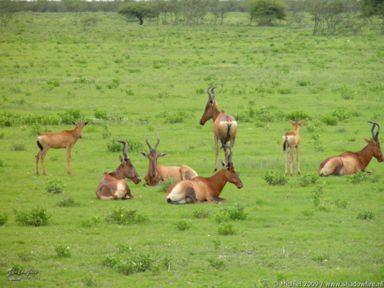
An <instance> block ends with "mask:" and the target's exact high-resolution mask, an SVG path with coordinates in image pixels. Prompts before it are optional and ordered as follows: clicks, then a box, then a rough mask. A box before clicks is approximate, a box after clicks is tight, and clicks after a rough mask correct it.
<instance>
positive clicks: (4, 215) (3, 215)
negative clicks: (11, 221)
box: [0, 213, 8, 226]
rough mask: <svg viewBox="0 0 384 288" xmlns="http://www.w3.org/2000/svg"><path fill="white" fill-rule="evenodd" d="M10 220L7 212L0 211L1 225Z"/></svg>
mask: <svg viewBox="0 0 384 288" xmlns="http://www.w3.org/2000/svg"><path fill="white" fill-rule="evenodd" d="M7 221H8V215H7V214H6V213H0V226H3V225H4V224H5V223H7Z"/></svg>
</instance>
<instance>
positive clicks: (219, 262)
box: [208, 258, 225, 269]
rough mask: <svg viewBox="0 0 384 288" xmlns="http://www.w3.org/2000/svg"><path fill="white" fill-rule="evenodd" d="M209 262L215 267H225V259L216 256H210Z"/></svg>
mask: <svg viewBox="0 0 384 288" xmlns="http://www.w3.org/2000/svg"><path fill="white" fill-rule="evenodd" d="M208 262H209V264H210V266H211V267H212V268H213V269H222V268H224V267H225V264H224V261H223V260H221V259H216V258H209V259H208Z"/></svg>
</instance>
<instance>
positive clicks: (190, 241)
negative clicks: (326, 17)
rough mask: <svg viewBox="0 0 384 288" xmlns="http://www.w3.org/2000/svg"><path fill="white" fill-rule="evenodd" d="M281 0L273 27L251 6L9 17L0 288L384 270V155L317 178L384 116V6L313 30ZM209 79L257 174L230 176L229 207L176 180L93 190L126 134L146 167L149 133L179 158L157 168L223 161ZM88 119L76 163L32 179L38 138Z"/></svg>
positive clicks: (0, 119) (60, 158) (244, 160)
mask: <svg viewBox="0 0 384 288" xmlns="http://www.w3.org/2000/svg"><path fill="white" fill-rule="evenodd" d="M38 2H39V3H38V4H41V3H40V2H41V1H38ZM62 2H63V3H69V2H67V1H62ZM170 2H172V1H170ZM293 2H296V1H293ZM79 3H81V4H82V5H85V4H84V3H82V1H79ZM285 3H286V4H285V5H286V9H287V11H286V17H285V18H284V19H274V20H273V21H272V25H268V26H265V25H263V26H260V25H257V24H256V22H255V23H254V24H251V25H250V14H249V13H248V12H247V11H245V12H244V11H243V12H241V11H237V12H228V13H226V14H224V15H225V16H224V17H223V18H222V19H223V21H221V20H220V17H216V16H215V14H214V13H213V12H212V11H208V12H207V13H206V14H204V15H203V17H202V18H198V19H200V20H199V21H192V20H191V21H190V22H189V23H187V22H185V21H181V20H180V21H179V22H178V23H177V24H178V25H175V23H174V21H175V19H176V18H175V17H176V14H172V13H171V12H169V14H164V12H162V13H161V14H160V16H159V19H160V20H161V19H167V20H166V21H165V22H163V21H159V22H157V20H156V19H155V18H154V19H151V20H150V21H146V20H145V18H144V21H143V25H139V23H138V21H137V19H134V21H132V22H131V21H128V22H127V21H126V17H125V16H123V15H121V14H119V13H116V11H117V9H118V7H115V9H111V11H112V10H113V12H102V11H98V12H89V11H88V12H81V13H80V12H65V13H64V12H60V11H56V12H55V13H54V11H50V12H45V13H41V12H33V11H30V10H29V11H26V10H27V9H23V11H20V10H18V11H15V12H14V13H11V14H9V13H8V14H7V13H5V14H2V15H6V17H8V16H9V17H8V18H3V19H5V20H4V21H3V22H2V25H1V26H0V35H1V37H0V62H1V66H0V75H1V77H0V81H1V85H0V146H1V149H0V182H1V185H0V197H1V201H0V230H1V233H0V247H1V248H0V256H1V257H0V286H1V287H54V286H59V287H273V283H275V282H276V281H277V283H278V284H279V285H280V284H281V282H283V281H297V282H298V281H312V282H314V283H316V281H318V282H317V283H318V286H320V285H321V283H323V284H324V285H326V283H328V282H339V283H345V282H354V281H358V282H365V281H370V282H375V283H380V282H381V283H382V281H384V278H383V275H384V249H383V247H384V232H383V229H382V227H383V224H384V220H383V219H384V210H383V209H382V203H383V200H384V166H383V164H382V163H378V162H377V161H376V160H375V159H373V160H372V161H371V163H370V164H369V166H368V171H371V172H373V174H372V175H367V174H366V173H358V174H356V175H353V176H345V177H326V178H320V177H318V175H317V169H318V167H319V165H320V163H321V162H322V161H323V160H324V159H325V158H326V157H329V156H333V155H337V154H339V153H341V152H344V151H346V150H351V151H358V150H360V149H362V148H363V147H364V146H365V142H364V140H363V139H362V138H363V137H365V138H369V137H370V136H371V132H370V128H371V125H370V124H369V123H368V121H375V122H378V123H381V124H382V125H384V112H383V105H384V97H383V96H384V85H383V83H384V76H383V75H384V74H383V71H384V51H383V49H382V47H383V45H384V38H383V35H382V34H381V27H382V26H381V25H382V19H381V18H380V15H378V14H377V13H371V14H375V16H373V17H372V18H369V19H368V20H367V19H365V18H361V17H360V15H361V11H360V10H359V9H358V10H354V9H351V10H349V12H348V13H347V12H345V13H344V12H343V13H341V14H338V16H340V17H341V18H340V19H341V20H340V21H339V22H338V23H337V24H336V29H331V30H332V31H331V30H330V31H328V28H327V26H325V28H321V29H320V28H319V30H318V31H320V32H318V33H315V34H314V31H313V30H314V23H315V21H314V18H313V17H314V16H313V14H312V13H311V12H310V11H308V10H305V9H302V8H298V7H296V6H295V5H296V4H297V3H293V4H295V5H293V4H292V3H291V4H292V5H291V4H290V3H289V2H285ZM34 4H35V5H37V4H36V3H34ZM46 4H47V5H52V4H51V3H50V2H46ZM20 5H21V4H20ZM28 5H29V4H28ZM31 5H32V4H31ZM60 5H62V4H60ZM87 5H88V4H87ZM100 5H102V4H100ZM105 5H107V4H105ZM108 5H112V4H108ZM228 5H229V4H228ZM3 11H4V10H3ZM374 11H377V10H374ZM7 12H9V11H8V10H7ZM371 14H370V15H371ZM178 15H179V16H180V17H179V16H177V17H179V18H177V19H184V18H183V17H184V16H182V14H178ZM217 15H220V14H217ZM4 17H5V16H4ZM216 19H217V20H216ZM167 23H168V24H167ZM214 23H216V24H214ZM221 23H222V24H221ZM160 24H161V25H160ZM170 24H172V25H170ZM186 24H199V25H186ZM319 27H320V26H319ZM210 85H215V86H216V87H217V88H216V90H215V93H216V100H217V101H218V103H219V105H218V106H219V107H220V109H225V110H226V112H227V113H228V114H230V115H233V116H234V117H236V119H237V121H238V133H237V138H236V144H235V146H234V152H233V155H232V161H233V164H234V166H235V168H236V171H237V172H238V173H239V176H240V178H241V180H242V182H243V184H244V187H243V188H242V189H237V188H236V187H235V186H234V185H232V184H227V186H226V187H225V188H224V190H223V192H222V194H221V195H220V196H221V197H223V198H225V199H226V200H227V202H226V203H222V204H219V205H214V204H196V205H170V204H167V203H166V202H165V193H166V191H167V188H168V186H169V185H171V184H172V182H171V181H170V182H166V183H163V184H162V185H160V186H158V187H143V185H142V184H143V183H140V184H138V185H134V184H133V183H132V182H131V181H128V185H129V187H130V189H131V193H132V194H133V195H134V196H141V198H137V199H133V200H127V201H100V200H97V198H96V195H95V190H96V186H97V185H98V183H99V182H100V179H101V177H102V175H103V172H110V171H112V170H114V169H115V168H116V167H117V166H118V164H119V163H120V160H119V155H121V151H122V150H121V149H122V147H121V146H122V145H121V144H120V143H118V142H117V140H123V141H126V142H127V144H128V156H129V157H130V159H131V161H132V163H133V165H134V166H135V168H136V171H137V172H138V173H139V175H140V176H141V178H142V179H143V178H144V175H145V172H146V171H147V167H148V166H147V165H148V160H147V159H145V158H143V157H142V156H141V155H140V154H139V152H146V153H147V152H148V151H147V149H148V148H147V146H146V144H145V137H146V135H147V134H148V135H149V140H150V142H151V143H153V142H155V139H156V134H158V135H159V136H160V138H161V141H160V144H159V147H158V152H159V153H168V155H167V156H166V157H163V158H160V159H159V163H160V164H163V165H175V166H178V165H182V164H186V165H188V166H190V167H192V168H193V169H194V170H196V172H198V173H199V175H202V176H210V175H212V174H213V166H214V153H215V148H214V142H213V133H212V122H208V123H207V124H206V125H205V126H200V125H199V120H200V117H201V115H202V114H203V109H204V106H205V104H206V102H207V100H208V97H207V95H206V92H205V90H206V88H207V87H208V86H210ZM295 118H297V119H306V122H305V124H304V125H303V127H302V128H301V131H300V137H301V151H300V157H301V171H302V176H300V177H299V176H297V175H295V176H293V177H291V176H288V177H285V176H284V153H283V149H282V135H283V134H284V132H285V131H289V130H290V129H291V125H290V124H289V123H288V120H289V119H295ZM80 119H81V120H83V121H90V123H89V125H88V126H86V127H85V128H84V130H83V138H82V139H80V140H78V142H77V143H76V145H75V146H74V148H73V149H72V161H71V167H72V174H73V175H72V176H69V175H67V171H66V153H65V150H64V149H57V150H54V149H52V150H50V152H49V153H48V155H47V157H46V158H45V167H46V171H47V174H48V176H42V175H40V176H36V175H35V158H34V157H35V155H36V153H37V152H38V147H37V145H36V137H37V135H39V134H41V133H44V132H47V131H61V130H65V129H72V127H73V126H72V124H71V122H72V121H77V120H80ZM379 138H380V139H382V137H380V136H379ZM220 157H221V159H223V153H222V151H221V154H220ZM12 280H16V281H12ZM303 285H304V282H303Z"/></svg>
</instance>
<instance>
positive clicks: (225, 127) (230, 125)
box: [200, 86, 237, 171]
mask: <svg viewBox="0 0 384 288" xmlns="http://www.w3.org/2000/svg"><path fill="white" fill-rule="evenodd" d="M215 88H216V87H211V86H210V87H208V88H207V93H208V97H209V98H208V102H207V105H205V110H204V114H203V116H202V117H201V119H200V124H201V125H204V124H205V122H207V121H208V120H209V119H212V121H213V132H214V134H215V145H216V160H215V169H214V171H216V170H217V157H218V155H219V143H218V141H219V139H220V141H221V145H222V146H223V149H224V153H225V161H226V162H228V161H227V158H228V152H227V148H226V144H227V142H228V141H230V143H231V146H230V147H231V148H233V145H234V144H235V138H236V132H237V122H236V120H235V118H234V117H232V116H229V115H228V114H227V113H225V111H224V110H222V111H221V112H219V109H218V108H217V103H216V100H215V92H214V89H215ZM210 89H211V93H212V95H211V94H210V93H209V90H210Z"/></svg>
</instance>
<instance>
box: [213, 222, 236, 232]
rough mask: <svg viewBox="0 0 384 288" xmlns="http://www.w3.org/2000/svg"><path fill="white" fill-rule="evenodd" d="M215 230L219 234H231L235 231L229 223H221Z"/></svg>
mask: <svg viewBox="0 0 384 288" xmlns="http://www.w3.org/2000/svg"><path fill="white" fill-rule="evenodd" d="M217 232H218V233H219V234H220V235H233V234H235V231H234V230H233V226H232V224H231V223H221V224H220V225H219V227H218V228H217Z"/></svg>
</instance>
